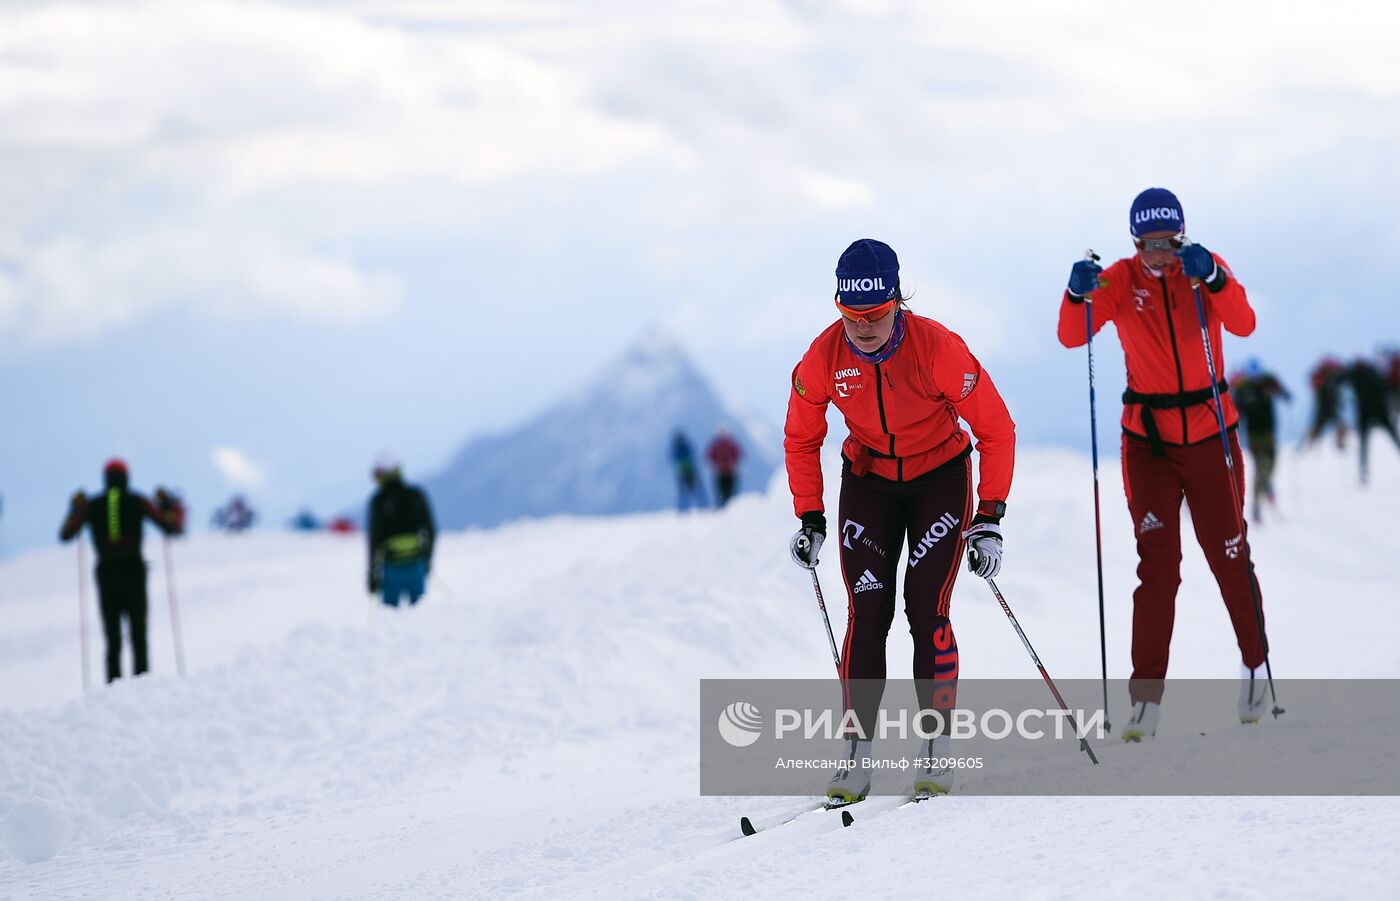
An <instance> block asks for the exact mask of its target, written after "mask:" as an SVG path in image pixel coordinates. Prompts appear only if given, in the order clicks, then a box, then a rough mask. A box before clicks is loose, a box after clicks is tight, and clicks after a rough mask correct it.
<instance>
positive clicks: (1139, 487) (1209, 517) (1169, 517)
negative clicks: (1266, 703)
mask: <svg viewBox="0 0 1400 901" xmlns="http://www.w3.org/2000/svg"><path fill="white" fill-rule="evenodd" d="M1230 449H1231V453H1233V454H1234V455H1235V486H1236V490H1235V492H1234V494H1233V495H1232V493H1231V491H1230V483H1229V480H1228V477H1227V470H1226V468H1225V454H1224V451H1222V450H1221V447H1220V441H1219V439H1215V440H1211V441H1202V442H1200V443H1199V444H1192V445H1188V446H1185V447H1181V446H1176V445H1167V446H1166V456H1165V457H1154V456H1153V455H1152V449H1151V447H1150V446H1149V445H1148V443H1147V441H1146V440H1144V439H1141V438H1136V437H1134V436H1132V435H1126V434H1125V435H1124V436H1123V485H1124V488H1125V490H1126V492H1127V495H1128V510H1129V511H1130V512H1131V513H1132V517H1133V523H1134V531H1135V532H1136V535H1137V552H1138V570H1137V574H1138V583H1139V584H1138V587H1137V590H1136V591H1134V592H1133V681H1132V682H1131V683H1130V688H1129V693H1130V695H1131V696H1132V700H1133V703H1137V702H1138V701H1152V702H1154V703H1160V702H1161V699H1162V688H1163V686H1162V682H1161V680H1163V679H1165V678H1166V676H1167V657H1168V654H1169V652H1170V650H1171V640H1172V625H1173V623H1174V621H1175V619H1176V592H1177V588H1178V587H1180V585H1181V502H1182V500H1183V499H1184V500H1185V501H1186V503H1187V505H1188V506H1189V507H1190V508H1191V522H1192V524H1193V525H1194V526H1195V529H1196V541H1197V542H1198V543H1199V544H1200V546H1201V550H1202V551H1204V552H1205V555H1206V562H1207V563H1209V564H1210V569H1211V572H1212V573H1214V574H1215V581H1216V582H1217V583H1218V584H1219V585H1220V594H1221V597H1222V598H1224V600H1225V608H1226V609H1227V610H1228V611H1229V613H1230V622H1231V623H1232V624H1233V625H1234V628H1235V639H1236V641H1237V642H1238V643H1239V647H1240V655H1241V657H1242V659H1243V660H1244V662H1245V664H1246V665H1248V666H1251V667H1254V666H1259V665H1260V664H1262V663H1263V662H1264V642H1263V639H1262V637H1261V635H1260V630H1259V620H1258V619H1256V617H1255V611H1254V591H1257V586H1258V583H1257V581H1256V582H1255V588H1254V589H1251V587H1250V582H1251V580H1252V579H1253V578H1254V574H1253V571H1252V567H1251V566H1250V564H1249V544H1248V537H1247V527H1245V525H1244V513H1243V511H1242V510H1241V509H1240V508H1239V506H1237V505H1236V503H1235V498H1240V499H1243V498H1244V481H1245V480H1244V457H1243V456H1242V455H1241V454H1240V442H1239V438H1238V436H1237V435H1236V434H1235V432H1234V431H1233V430H1231V432H1230ZM1259 603H1260V617H1261V618H1262V610H1263V596H1262V595H1260V601H1259Z"/></svg>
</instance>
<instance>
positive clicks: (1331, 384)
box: [1304, 356, 1347, 450]
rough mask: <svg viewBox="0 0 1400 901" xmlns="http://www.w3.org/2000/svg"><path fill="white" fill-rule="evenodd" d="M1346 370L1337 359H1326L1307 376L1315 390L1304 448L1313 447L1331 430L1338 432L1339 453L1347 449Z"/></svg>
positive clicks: (1328, 357)
mask: <svg viewBox="0 0 1400 901" xmlns="http://www.w3.org/2000/svg"><path fill="white" fill-rule="evenodd" d="M1344 372H1345V367H1343V366H1342V363H1341V361H1340V360H1338V359H1337V358H1336V357H1332V356H1327V357H1323V358H1322V360H1321V361H1319V362H1318V364H1317V366H1315V367H1314V368H1313V371H1312V373H1311V374H1310V375H1309V376H1308V381H1309V383H1311V385H1312V389H1313V419H1312V425H1310V426H1308V434H1307V436H1306V437H1305V438H1304V444H1305V445H1306V446H1308V447H1312V446H1313V444H1315V443H1316V442H1317V440H1318V439H1319V438H1321V437H1322V434H1323V433H1324V432H1326V431H1327V430H1328V429H1330V428H1335V429H1336V430H1337V449H1338V450H1342V449H1344V448H1345V447H1346V445H1347V426H1346V422H1345V420H1343V419H1342V376H1343V374H1344Z"/></svg>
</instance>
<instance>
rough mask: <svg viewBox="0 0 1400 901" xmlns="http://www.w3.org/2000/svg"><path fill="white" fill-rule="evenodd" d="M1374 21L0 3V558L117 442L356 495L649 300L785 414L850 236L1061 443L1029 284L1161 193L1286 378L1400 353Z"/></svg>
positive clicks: (537, 394)
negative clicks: (1228, 280) (1209, 252)
mask: <svg viewBox="0 0 1400 901" xmlns="http://www.w3.org/2000/svg"><path fill="white" fill-rule="evenodd" d="M1398 46H1400V13H1397V12H1395V11H1394V8H1393V7H1392V6H1391V5H1389V4H1385V3H1381V2H1374V3H1348V2H1340V3H1330V4H1319V3H1306V4H1304V3H1286V2H1284V3H1280V2H1275V3H1220V2H1214V3H1196V2H1181V3H1175V4H1171V5H1165V6H1163V5H1156V6H1153V5H1146V6H1144V5H1141V4H1121V3H1090V2H1080V3H1072V2H1065V3H1053V4H1051V3H1036V2H1008V3H995V2H988V3H971V2H968V3H915V2H907V3H905V2H857V0H845V2H841V0H833V2H821V0H791V2H786V3H783V2H767V0H708V2H704V0H696V2H688V3H675V4H669V3H661V2H615V0H597V2H590V3H586V4H583V3H573V2H530V0H511V2H505V0H502V2H477V3H446V2H442V3H439V2H416V0H405V2H394V3H390V2H342V3H335V2H311V0H308V2H300V3H295V2H281V3H278V2H224V0H172V2H113V0H106V2H101V3H90V4H84V3H62V2H44V3H29V2H22V0H20V2H16V0H0V493H3V494H4V496H5V509H4V513H3V518H0V553H3V552H5V551H7V550H13V549H15V548H17V547H23V546H27V545H32V544H34V543H37V542H44V541H49V540H51V533H52V531H53V530H54V529H55V528H56V527H57V522H58V519H59V518H60V516H61V514H62V512H63V505H64V503H65V498H66V497H67V495H68V494H69V493H70V492H71V491H72V490H73V489H74V488H75V487H77V486H79V485H85V486H87V487H89V488H93V487H95V485H96V481H97V477H98V472H97V471H98V468H99V466H100V464H101V461H102V460H103V459H104V458H105V457H106V456H108V455H111V454H122V455H125V456H127V457H129V458H130V460H131V461H132V465H133V470H134V477H135V481H136V482H137V484H138V487H143V488H149V487H150V486H152V485H153V484H154V483H155V482H157V481H163V482H167V483H173V484H175V485H177V486H180V487H181V488H183V489H184V490H185V492H186V493H187V494H188V495H189V496H190V498H191V501H192V502H193V504H194V508H195V511H196V516H197V517H198V518H201V519H202V518H203V517H206V516H207V515H208V511H209V509H210V508H211V507H212V505H213V504H214V503H216V502H218V501H220V500H222V499H223V498H224V497H225V496H226V495H227V494H228V493H230V492H231V491H233V490H235V489H244V490H247V491H249V492H250V493H251V494H252V496H253V497H254V499H255V500H258V501H259V502H260V503H262V504H263V505H264V506H265V508H266V510H267V511H268V512H269V514H271V515H275V516H279V517H280V516H282V515H285V514H287V513H289V512H290V511H291V510H292V509H293V508H294V507H295V506H296V505H298V504H299V503H301V502H303V501H305V502H310V503H313V504H315V505H317V506H318V507H320V508H322V509H323V511H328V510H329V509H331V508H332V507H334V506H336V505H343V504H345V503H347V502H357V501H358V499H359V498H360V496H361V495H362V494H363V493H364V492H365V491H366V490H367V488H368V482H367V479H366V471H367V469H368V464H369V461H370V460H371V459H372V458H373V456H374V455H375V453H376V452H378V451H379V450H381V449H392V450H394V451H396V452H397V453H398V454H399V455H401V456H402V457H403V458H404V459H405V460H406V462H407V464H408V467H409V470H410V473H411V474H412V472H415V471H416V472H418V473H422V472H424V471H426V470H428V469H431V468H433V467H434V466H436V465H437V464H438V463H440V462H442V461H443V460H444V459H445V458H446V457H447V455H448V454H449V452H450V451H451V450H452V448H453V447H454V446H455V445H457V444H458V443H459V442H460V441H462V440H463V439H465V438H467V437H469V436H472V435H476V434H481V433H484V432H490V431H496V430H500V429H503V428H506V427H509V426H510V425H512V424H513V423H515V422H518V421H520V420H521V419H523V418H525V417H527V416H529V415H530V414H532V413H534V412H537V411H538V410H539V409H540V408H541V407H542V406H544V405H545V404H547V403H548V402H549V401H550V400H552V399H553V398H555V397H557V396H559V395H560V394H562V393H564V392H565V391H566V390H567V389H568V387H569V386H571V385H572V384H573V383H574V382H575V381H576V380H579V379H585V378H588V377H590V376H591V375H592V374H593V373H595V372H596V371H597V370H598V368H599V367H600V366H602V365H603V364H604V363H605V362H606V360H607V359H608V358H609V357H610V356H612V355H613V354H615V353H617V352H619V351H620V350H621V349H622V348H623V347H625V346H626V345H627V344H628V343H629V342H631V341H633V340H635V339H636V337H637V336H638V335H639V334H641V333H643V332H644V330H646V329H647V328H649V327H651V326H654V325H657V324H659V325H661V326H662V327H663V328H666V329H669V330H671V331H672V332H674V333H675V334H677V335H679V336H680V337H681V338H682V340H683V341H684V342H686V344H687V345H688V346H689V347H690V348H691V350H692V351H693V353H694V355H695V357H696V358H697V360H698V362H699V363H700V364H701V366H702V367H703V368H704V369H705V370H706V371H707V372H709V373H710V374H711V375H712V376H713V377H714V379H715V381H716V382H717V384H718V386H719V388H720V389H721V391H722V392H723V393H724V394H726V396H728V397H729V398H730V399H732V400H733V401H734V402H736V403H738V404H743V405H746V406H748V407H751V408H754V409H756V410H758V411H759V412H761V413H764V414H766V415H767V416H768V417H769V418H770V419H772V420H775V421H776V420H780V418H781V415H782V409H783V404H784V401H785V397H786V387H787V374H788V372H789V371H790V369H791V367H792V365H793V363H794V362H795V361H796V359H797V358H798V357H799V356H800V354H801V353H802V351H803V350H804V349H805V347H806V346H807V344H808V343H809V342H810V340H811V338H812V337H813V336H814V335H815V334H816V333H817V331H819V330H820V329H821V328H822V327H823V326H824V325H825V324H827V323H829V322H830V321H831V320H832V318H833V310H832V308H831V306H830V298H831V294H832V289H833V283H832V269H833V267H834V264H835V260H836V257H837V256H838V255H839V253H840V251H841V250H842V248H844V247H845V245H846V244H847V243H849V242H850V241H851V240H852V239H854V238H857V237H867V236H868V237H878V238H882V239H884V240H886V241H888V242H889V243H890V244H892V245H893V246H894V247H895V248H896V250H897V251H898V252H899V254H900V258H901V261H902V264H903V270H902V272H903V278H904V282H905V284H906V286H909V287H912V288H914V289H915V290H916V292H917V293H916V295H915V301H914V308H915V309H916V311H918V312H920V313H923V314H926V315H931V316H934V317H935V318H938V319H941V320H942V321H944V322H946V323H947V324H949V325H950V326H951V327H952V328H954V329H955V330H957V331H959V332H961V333H962V334H964V336H965V337H966V338H967V339H968V341H969V343H970V345H971V346H972V348H973V350H974V351H975V352H976V353H978V355H979V356H980V357H981V358H982V360H983V362H984V364H985V365H986V366H987V368H988V370H989V371H990V372H991V373H992V374H993V376H994V377H995V378H996V379H997V381H998V382H999V383H1000V384H1001V385H1002V387H1003V389H1004V391H1005V393H1006V394H1007V395H1008V399H1009V401H1010V402H1011V404H1012V407H1013V411H1014V412H1015V413H1016V416H1017V419H1018V422H1019V423H1020V426H1021V428H1020V434H1021V438H1022V440H1023V441H1026V442H1032V443H1056V444H1064V445H1072V446H1084V444H1085V438H1086V433H1087V412H1086V404H1087V398H1086V393H1085V384H1084V382H1085V373H1084V369H1085V366H1084V358H1083V353H1082V351H1079V352H1071V351H1065V350H1063V349H1062V348H1060V347H1059V345H1058V344H1057V343H1056V341H1055V339H1054V320H1055V311H1056V304H1057V302H1058V296H1059V292H1060V290H1061V288H1062V287H1063V284H1064V280H1065V278H1066V276H1067V274H1068V270H1069V266H1070V264H1071V263H1072V262H1073V261H1074V260H1075V259H1076V258H1078V257H1079V256H1080V255H1081V254H1082V253H1083V250H1084V249H1085V248H1086V247H1088V246H1093V247H1094V248H1095V249H1097V250H1098V251H1099V252H1100V253H1101V254H1103V255H1104V256H1105V257H1106V258H1108V259H1113V258H1115V257H1117V256H1120V255H1126V254H1127V253H1128V252H1129V251H1130V249H1131V248H1130V245H1129V242H1128V238H1127V232H1126V226H1127V207H1128V203H1129V201H1130V200H1131V198H1132V196H1133V195H1134V194H1135V193H1136V192H1137V191H1138V190H1140V189H1141V188H1143V187H1147V186H1149V185H1155V184H1160V185H1166V186H1168V187H1171V188H1173V189H1174V190H1175V191H1176V192H1177V193H1178V195H1179V196H1180V197H1181V198H1182V201H1183V203H1184V205H1185V207H1186V215H1187V225H1188V231H1189V232H1190V233H1191V234H1192V237H1193V238H1194V239H1195V240H1197V241H1199V242H1201V243H1203V244H1205V245H1206V246H1208V247H1210V248H1211V249H1213V250H1216V251H1218V252H1220V253H1222V254H1223V255H1224V256H1225V257H1226V258H1227V259H1228V260H1229V261H1230V263H1231V265H1232V267H1233V268H1234V270H1235V271H1236V272H1237V274H1238V275H1239V276H1240V278H1241V280H1242V281H1243V282H1244V284H1245V285H1246V286H1247V287H1248V288H1249V290H1250V294H1251V297H1252V298H1253V300H1254V302H1255V305H1256V306H1257V308H1258V309H1259V312H1260V323H1261V324H1260V328H1259V330H1258V332H1257V333H1256V335H1255V336H1254V337H1253V338H1251V339H1250V340H1249V341H1248V342H1247V343H1244V342H1238V341H1236V342H1232V343H1231V344H1230V345H1228V346H1227V352H1228V353H1229V354H1230V355H1231V356H1232V358H1233V359H1234V360H1235V361H1239V360H1241V359H1243V357H1244V356H1245V355H1246V354H1256V355H1258V356H1260V357H1261V358H1262V359H1264V360H1265V361H1266V362H1267V363H1269V364H1271V365H1273V366H1274V367H1276V368H1277V369H1278V370H1279V371H1280V372H1281V374H1282V375H1283V376H1284V377H1285V379H1286V380H1288V381H1290V382H1291V383H1293V384H1294V386H1295V387H1297V386H1298V383H1299V382H1300V380H1301V378H1302V375H1303V373H1304V371H1305V370H1306V368H1307V367H1308V366H1309V365H1310V363H1311V362H1312V361H1313V360H1314V359H1315V358H1316V357H1317V356H1318V355H1319V354H1321V353H1322V352H1323V351H1332V352H1336V353H1345V354H1355V353H1363V352H1368V351H1372V350H1374V349H1375V348H1376V346H1377V345H1378V344H1380V343H1383V342H1387V341H1392V340H1400V312H1397V304H1396V302H1395V299H1396V288H1395V285H1396V283H1397V277H1396V276H1397V269H1400V263H1397V260H1400V216H1397V210H1400V177H1397V175H1396V174H1395V159H1396V157H1397V154H1398V153H1400V53H1396V52H1395V48H1396V47H1398ZM1100 353H1101V355H1102V358H1103V359H1102V362H1101V363H1100V365H1099V372H1100V378H1101V380H1102V383H1103V387H1102V390H1101V393H1100V397H1101V398H1107V399H1106V400H1105V402H1104V406H1105V407H1107V408H1108V409H1107V411H1106V412H1105V413H1104V415H1103V416H1102V419H1103V420H1104V422H1105V426H1104V429H1103V430H1101V434H1106V435H1107V436H1108V438H1109V440H1110V441H1111V440H1112V437H1113V434H1114V432H1115V431H1116V429H1115V428H1114V426H1113V421H1114V420H1115V419H1116V416H1117V412H1118V405H1117V402H1116V399H1115V398H1116V394H1117V391H1118V390H1119V388H1121V384H1122V375H1121V357H1118V356H1116V354H1117V347H1116V342H1115V341H1114V339H1113V338H1112V337H1111V336H1109V337H1107V338H1106V339H1105V341H1104V342H1102V346H1101V348H1100ZM1301 407H1302V408H1301V409H1297V410H1295V411H1294V412H1293V413H1292V414H1291V415H1292V417H1293V419H1295V420H1299V419H1301V418H1302V417H1303V415H1304V414H1305V413H1306V412H1307V410H1306V407H1307V404H1306V402H1304V403H1303V404H1302V405H1301Z"/></svg>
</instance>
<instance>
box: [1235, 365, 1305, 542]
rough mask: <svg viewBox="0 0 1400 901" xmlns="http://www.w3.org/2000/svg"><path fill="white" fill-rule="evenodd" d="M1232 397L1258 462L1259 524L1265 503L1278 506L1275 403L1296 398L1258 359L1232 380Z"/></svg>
mask: <svg viewBox="0 0 1400 901" xmlns="http://www.w3.org/2000/svg"><path fill="white" fill-rule="evenodd" d="M1230 395H1231V396H1232V397H1234V399H1235V408H1236V409H1237V410H1239V411H1240V420H1241V425H1243V426H1244V437H1245V443H1246V445H1247V447H1248V448H1249V455H1250V457H1251V458H1253V460H1254V503H1253V511H1252V513H1253V516H1252V518H1253V519H1254V521H1255V522H1261V521H1262V516H1263V512H1264V510H1263V506H1264V505H1263V502H1264V501H1266V500H1267V501H1268V502H1269V503H1270V504H1271V505H1273V506H1274V508H1275V509H1276V510H1277V507H1278V502H1277V501H1276V500H1275V499H1274V462H1275V460H1276V459H1277V457H1278V419H1277V417H1276V416H1275V415H1274V401H1275V400H1279V399H1281V400H1284V401H1287V402H1292V400H1293V395H1291V394H1289V393H1288V389H1287V388H1285V387H1283V383H1281V382H1280V381H1279V380H1278V377H1277V376H1275V375H1274V374H1273V373H1272V372H1267V371H1265V369H1264V367H1263V366H1262V365H1261V364H1260V362H1259V360H1258V359H1257V358H1255V357H1250V358H1249V359H1248V360H1246V361H1245V364H1244V368H1243V369H1241V370H1240V371H1239V372H1237V373H1235V375H1234V376H1233V377H1232V378H1231V379H1230Z"/></svg>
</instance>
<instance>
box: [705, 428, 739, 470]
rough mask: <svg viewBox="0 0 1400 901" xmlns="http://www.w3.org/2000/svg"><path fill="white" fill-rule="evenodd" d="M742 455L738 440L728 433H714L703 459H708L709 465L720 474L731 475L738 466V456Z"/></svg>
mask: <svg viewBox="0 0 1400 901" xmlns="http://www.w3.org/2000/svg"><path fill="white" fill-rule="evenodd" d="M743 455H744V452H743V451H742V450H740V449H739V442H737V441H735V440H734V439H733V438H731V437H730V436H728V435H716V436H715V440H713V441H711V442H710V446H709V448H708V449H706V451H705V459H707V460H709V461H710V465H711V466H713V467H714V468H715V471H716V472H718V473H720V474H721V475H733V473H734V471H735V470H737V469H738V468H739V458H740V457H742V456H743Z"/></svg>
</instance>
